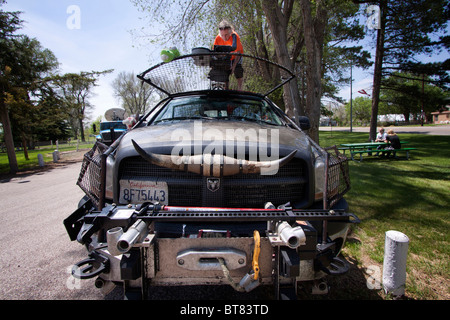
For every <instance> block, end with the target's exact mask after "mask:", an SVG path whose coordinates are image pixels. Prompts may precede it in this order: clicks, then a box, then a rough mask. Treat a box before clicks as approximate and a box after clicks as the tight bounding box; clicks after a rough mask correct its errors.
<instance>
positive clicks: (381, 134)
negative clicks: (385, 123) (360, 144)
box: [375, 128, 387, 156]
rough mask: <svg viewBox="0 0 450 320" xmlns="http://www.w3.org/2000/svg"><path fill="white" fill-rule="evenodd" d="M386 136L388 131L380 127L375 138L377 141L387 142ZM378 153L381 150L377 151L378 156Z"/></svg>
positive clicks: (378, 148)
mask: <svg viewBox="0 0 450 320" xmlns="http://www.w3.org/2000/svg"><path fill="white" fill-rule="evenodd" d="M386 136H387V133H386V132H384V128H380V129H379V130H378V133H377V136H376V138H375V142H385V141H386ZM383 148H384V146H378V147H377V150H381V149H383ZM378 154H379V152H377V154H376V155H377V156H378Z"/></svg>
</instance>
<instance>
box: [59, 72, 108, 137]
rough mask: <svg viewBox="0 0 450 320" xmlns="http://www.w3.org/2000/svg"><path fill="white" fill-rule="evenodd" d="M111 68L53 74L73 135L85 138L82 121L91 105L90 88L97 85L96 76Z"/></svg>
mask: <svg viewBox="0 0 450 320" xmlns="http://www.w3.org/2000/svg"><path fill="white" fill-rule="evenodd" d="M112 71H113V70H105V71H91V72H85V71H82V72H80V73H66V74H64V75H55V76H53V78H52V82H53V83H54V85H55V86H56V87H57V88H58V89H59V91H60V95H61V96H62V98H63V102H64V104H65V105H66V107H67V109H68V110H69V114H70V119H69V121H71V125H72V130H74V135H75V136H77V133H78V132H79V133H80V137H81V140H82V141H83V142H84V141H85V140H86V138H85V136H84V126H83V121H84V119H85V116H86V112H87V111H88V109H89V108H90V107H91V105H90V103H89V97H90V95H91V93H92V89H93V88H94V87H95V86H96V85H97V80H98V77H99V76H101V75H104V74H106V73H110V72H112Z"/></svg>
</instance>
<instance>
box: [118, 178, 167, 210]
mask: <svg viewBox="0 0 450 320" xmlns="http://www.w3.org/2000/svg"><path fill="white" fill-rule="evenodd" d="M168 190H169V188H168V187H167V182H164V181H158V182H156V181H139V180H120V199H119V201H120V203H121V204H127V203H133V204H135V203H144V202H159V203H160V204H165V205H167V204H169V203H168V200H169V191H168Z"/></svg>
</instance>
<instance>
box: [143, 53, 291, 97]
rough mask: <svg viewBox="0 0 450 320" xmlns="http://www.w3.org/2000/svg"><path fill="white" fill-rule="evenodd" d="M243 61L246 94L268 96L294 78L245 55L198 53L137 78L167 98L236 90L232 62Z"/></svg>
mask: <svg viewBox="0 0 450 320" xmlns="http://www.w3.org/2000/svg"><path fill="white" fill-rule="evenodd" d="M232 57H234V58H235V59H241V62H240V63H242V67H243V69H244V82H243V90H245V91H249V92H253V93H257V94H261V95H263V96H267V95H269V94H271V93H272V92H273V91H275V90H277V89H278V88H280V87H281V86H283V85H284V84H286V83H287V82H289V81H290V80H292V79H294V78H295V75H294V74H293V73H292V72H291V71H289V70H288V69H287V68H285V67H283V66H281V65H279V64H276V63H274V62H271V61H269V60H265V59H262V58H257V57H253V56H249V55H245V54H237V53H216V52H211V53H198V54H190V55H184V56H181V57H178V58H176V59H174V60H172V61H170V62H164V63H160V64H158V65H156V66H154V67H152V68H150V69H148V70H146V71H144V72H143V73H141V74H139V75H138V78H139V79H141V80H142V81H144V82H146V83H148V84H150V85H152V86H153V87H155V88H157V89H158V90H160V91H162V92H163V93H165V94H166V95H168V96H172V95H175V94H179V93H184V92H193V91H203V90H237V81H236V78H235V76H234V75H231V76H230V75H229V74H230V72H231V59H232Z"/></svg>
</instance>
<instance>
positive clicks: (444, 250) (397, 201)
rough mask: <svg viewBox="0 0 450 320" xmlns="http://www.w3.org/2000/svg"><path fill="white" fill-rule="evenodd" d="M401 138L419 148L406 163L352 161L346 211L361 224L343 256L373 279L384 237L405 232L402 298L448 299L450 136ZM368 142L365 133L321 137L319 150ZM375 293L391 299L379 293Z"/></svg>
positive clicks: (368, 159) (371, 159)
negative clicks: (405, 254)
mask: <svg viewBox="0 0 450 320" xmlns="http://www.w3.org/2000/svg"><path fill="white" fill-rule="evenodd" d="M399 137H400V139H401V140H408V141H410V143H409V145H408V146H411V147H417V148H418V150H413V151H412V152H411V153H410V160H406V158H405V155H404V153H403V154H402V153H401V154H399V155H400V157H401V159H399V160H396V159H384V158H383V159H380V158H378V157H374V156H373V157H367V156H365V157H364V160H363V161H362V162H357V161H350V176H351V183H352V189H351V190H350V191H349V193H348V194H347V195H346V199H347V201H348V203H349V206H350V211H351V212H353V213H355V214H356V215H357V216H358V217H359V218H360V219H361V220H362V223H361V224H359V225H358V226H356V227H355V228H354V230H353V234H352V235H351V236H350V241H349V242H348V244H347V246H346V248H345V250H344V254H345V255H346V256H347V258H349V260H351V261H353V262H355V263H356V264H357V265H358V267H359V268H360V269H361V270H362V271H363V272H364V273H366V274H365V276H366V277H370V276H371V275H372V276H373V268H372V267H369V266H378V267H379V268H381V270H382V266H383V257H384V241H385V232H386V231H389V230H397V231H400V232H403V233H404V234H406V235H407V236H408V237H409V239H410V243H409V250H408V260H407V283H406V297H407V298H411V299H429V300H432V299H443V300H447V299H449V297H450V291H449V290H450V280H449V279H450V277H449V261H450V260H449V253H450V248H449V222H450V219H449V218H450V209H449V204H450V136H431V135H418V134H399ZM367 139H368V134H367V133H349V132H332V133H330V132H320V144H321V146H331V145H338V146H339V144H341V143H356V142H365V141H367ZM347 155H348V151H347ZM368 267H369V268H368ZM367 268H368V269H367ZM380 280H381V279H380ZM365 290H366V291H367V288H365ZM372 291H373V290H372ZM356 294H361V293H356ZM377 294H378V295H379V296H380V297H382V298H389V297H386V296H385V295H384V292H383V290H378V292H377ZM372 295H373V292H370V293H367V292H366V293H364V294H362V296H361V297H362V298H367V297H369V296H372ZM349 298H350V297H349Z"/></svg>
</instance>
